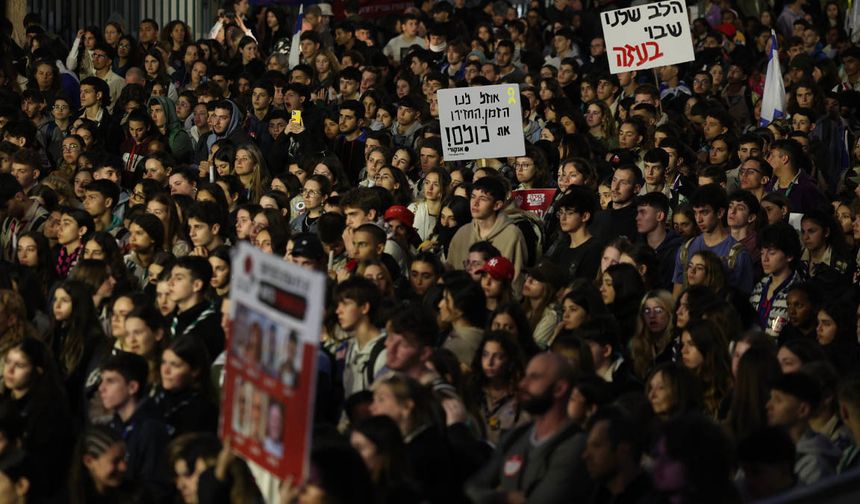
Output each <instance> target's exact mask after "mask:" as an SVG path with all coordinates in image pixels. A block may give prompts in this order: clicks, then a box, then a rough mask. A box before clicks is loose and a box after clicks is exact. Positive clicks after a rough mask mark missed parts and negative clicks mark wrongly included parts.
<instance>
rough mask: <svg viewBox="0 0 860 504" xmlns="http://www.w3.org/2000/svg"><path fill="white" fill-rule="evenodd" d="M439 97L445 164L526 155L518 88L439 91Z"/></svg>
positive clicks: (486, 87)
mask: <svg viewBox="0 0 860 504" xmlns="http://www.w3.org/2000/svg"><path fill="white" fill-rule="evenodd" d="M436 94H437V96H438V98H439V126H440V127H441V130H442V157H443V158H444V159H445V161H465V160H468V159H481V158H498V157H507V156H522V155H523V154H525V153H526V143H525V137H524V136H523V113H522V108H521V104H520V88H519V86H518V85H516V84H499V85H496V86H475V87H468V88H456V89H440V90H439V91H437V92H436Z"/></svg>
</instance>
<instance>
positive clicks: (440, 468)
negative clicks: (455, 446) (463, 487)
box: [370, 375, 456, 502]
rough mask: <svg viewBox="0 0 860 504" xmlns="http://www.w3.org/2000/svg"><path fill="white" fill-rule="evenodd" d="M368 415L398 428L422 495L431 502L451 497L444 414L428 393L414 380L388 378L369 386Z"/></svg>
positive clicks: (404, 377) (443, 500) (451, 478)
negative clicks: (378, 416)
mask: <svg viewBox="0 0 860 504" xmlns="http://www.w3.org/2000/svg"><path fill="white" fill-rule="evenodd" d="M371 390H372V392H373V402H372V403H371V405H370V412H371V413H372V414H374V415H385V416H387V417H389V418H391V419H392V420H394V422H395V423H397V426H398V427H399V428H400V434H401V435H402V436H403V439H404V441H405V442H406V456H407V460H408V461H409V463H410V465H411V466H412V468H413V470H414V474H415V476H416V477H417V478H418V480H419V483H420V484H421V491H422V493H423V494H424V495H425V496H427V497H428V498H429V499H430V501H431V502H445V501H447V499H449V498H450V497H451V495H450V493H451V492H452V491H454V490H452V485H451V484H450V483H451V482H452V481H454V480H456V476H455V475H454V474H453V471H452V469H451V465H452V463H453V462H454V461H453V460H452V459H451V455H450V451H449V448H448V442H447V440H446V439H445V435H444V427H445V421H444V419H443V415H444V413H443V412H442V411H441V410H440V408H439V406H438V403H437V402H436V401H435V400H434V399H433V396H432V395H431V393H430V391H429V390H428V389H427V388H426V387H425V386H423V385H422V384H421V383H419V382H418V381H417V380H415V379H413V378H409V377H406V376H403V375H391V376H388V377H386V378H381V379H379V380H377V381H376V382H375V383H374V384H373V386H372V387H371Z"/></svg>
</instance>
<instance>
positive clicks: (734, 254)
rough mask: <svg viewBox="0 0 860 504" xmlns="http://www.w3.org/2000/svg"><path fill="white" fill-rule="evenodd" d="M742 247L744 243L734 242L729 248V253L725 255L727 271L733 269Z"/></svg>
mask: <svg viewBox="0 0 860 504" xmlns="http://www.w3.org/2000/svg"><path fill="white" fill-rule="evenodd" d="M743 249H744V245H743V243H741V242H735V244H734V245H732V248H730V249H729V255H728V257H726V266H728V267H729V271H732V270H733V269H735V266H736V265H737V264H738V255H740V253H741V251H742V250H743Z"/></svg>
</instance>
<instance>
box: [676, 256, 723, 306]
mask: <svg viewBox="0 0 860 504" xmlns="http://www.w3.org/2000/svg"><path fill="white" fill-rule="evenodd" d="M688 285H704V286H705V287H707V288H709V289H711V291H712V292H713V293H714V294H716V295H718V296H723V295H724V294H725V290H726V273H725V270H724V266H723V261H722V259H720V257H719V256H718V255H717V254H715V253H713V252H711V251H710V250H700V251H698V252H696V253H695V254H693V255H692V256H690V260H689V262H687V273H686V275H684V286H685V287H686V286H688Z"/></svg>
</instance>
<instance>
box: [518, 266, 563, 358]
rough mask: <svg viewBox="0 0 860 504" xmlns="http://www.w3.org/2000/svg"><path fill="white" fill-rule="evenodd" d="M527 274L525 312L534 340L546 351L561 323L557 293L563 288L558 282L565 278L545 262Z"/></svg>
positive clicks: (524, 300)
mask: <svg viewBox="0 0 860 504" xmlns="http://www.w3.org/2000/svg"><path fill="white" fill-rule="evenodd" d="M525 273H526V277H525V283H524V284H523V288H522V293H523V300H522V306H523V311H525V313H526V317H528V320H529V327H530V328H531V335H532V339H534V341H535V343H537V345H538V347H540V348H541V349H543V350H545V349H547V348H549V345H550V343H551V342H552V336H553V334H555V327H556V325H557V324H558V321H559V315H558V305H557V303H556V293H557V292H558V289H559V288H560V287H561V285H559V284H558V281H559V280H561V279H563V278H564V274H563V272H561V271H559V268H558V267H557V266H555V265H554V264H552V263H549V262H543V263H542V264H539V265H537V266H536V267H534V268H531V269H529V270H528V271H526V272H525Z"/></svg>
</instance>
